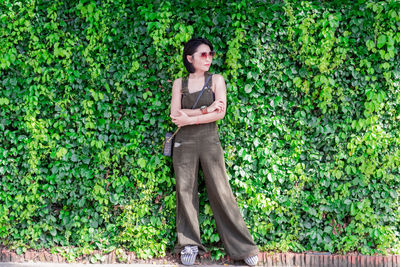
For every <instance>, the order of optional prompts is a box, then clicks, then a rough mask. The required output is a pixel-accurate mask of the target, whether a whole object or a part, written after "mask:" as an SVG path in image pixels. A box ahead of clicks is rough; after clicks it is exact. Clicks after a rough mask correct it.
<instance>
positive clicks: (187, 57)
mask: <svg viewBox="0 0 400 267" xmlns="http://www.w3.org/2000/svg"><path fill="white" fill-rule="evenodd" d="M186 59H187V61H189V63H193V56H192V55H187V56H186Z"/></svg>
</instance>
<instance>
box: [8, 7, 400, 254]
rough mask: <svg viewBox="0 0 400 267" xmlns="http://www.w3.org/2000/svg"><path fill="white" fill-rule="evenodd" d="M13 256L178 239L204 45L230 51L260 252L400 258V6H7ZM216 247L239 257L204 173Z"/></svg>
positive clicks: (232, 102)
mask: <svg viewBox="0 0 400 267" xmlns="http://www.w3.org/2000/svg"><path fill="white" fill-rule="evenodd" d="M0 11H1V12H0V24H1V27H0V36H1V39H0V40H1V46H0V134H1V138H0V245H3V246H6V247H8V248H11V249H16V251H17V253H23V252H24V251H26V250H27V249H28V248H33V249H42V248H44V249H50V250H51V251H52V252H54V253H64V254H65V255H67V256H68V257H69V259H73V258H74V257H75V256H77V255H82V254H86V253H90V252H91V251H94V250H100V251H103V252H104V253H107V252H109V251H113V250H115V251H117V252H118V253H123V250H130V251H134V252H135V254H136V256H137V257H138V258H149V257H162V256H164V255H165V254H166V253H167V252H171V251H172V248H173V246H174V244H175V242H176V233H175V211H176V206H175V201H176V198H175V187H174V185H175V179H174V172H173V167H172V160H171V158H168V157H164V156H162V154H161V151H162V142H163V136H164V133H165V132H166V131H173V130H175V126H174V125H173V124H172V122H171V121H170V118H169V109H170V97H171V87H172V81H173V80H174V79H176V78H178V77H181V76H183V75H186V74H187V73H186V70H185V69H184V66H183V63H182V60H181V54H182V51H183V44H184V43H185V42H186V41H188V40H189V39H190V38H192V37H195V36H202V37H205V38H208V39H209V40H210V41H211V42H212V43H213V44H214V49H215V50H216V52H217V56H216V58H215V59H214V61H213V65H212V67H211V72H214V73H221V74H222V75H223V76H224V77H225V80H226V83H227V94H228V97H227V99H228V107H227V113H226V116H225V118H224V119H223V120H221V121H218V127H219V132H220V138H221V143H222V146H223V149H224V151H225V159H226V167H227V171H228V176H229V177H230V180H229V181H230V184H231V187H232V189H233V191H234V194H235V196H236V198H237V201H238V205H239V207H240V209H241V212H242V214H243V217H244V219H245V221H246V223H247V225H248V227H249V229H250V232H251V234H252V236H253V237H254V240H255V242H256V243H257V244H258V246H259V248H260V250H262V251H294V252H302V251H309V250H313V251H328V252H331V253H346V252H355V251H356V252H360V253H362V254H375V253H379V254H385V253H397V252H398V251H399V249H400V246H399V244H400V242H399V241H400V240H399V239H400V232H399V230H400V227H399V225H400V210H399V206H400V203H399V193H400V191H399V186H400V169H399V168H400V150H399V148H400V131H399V130H400V89H399V88H400V66H399V62H400V53H399V49H400V3H399V1H397V0H385V1H372V0H368V1H364V0H358V1H345V0H344V1H295V0H287V1H279V0H275V1H261V0H255V1H254V0H242V1H240V0H238V1H232V0H213V1H211V0H210V1H186V0H162V1H161V0H155V1H153V0H152V1H149V0H145V1H138V0H135V1H128V0H112V1H111V0H105V1H93V0H74V1H61V0H54V1H41V0H40V1H39V0H38V1H34V0H28V1H12V0H4V1H1V3H0ZM199 184H200V186H199V189H200V205H201V206H200V207H201V211H200V215H199V220H200V224H201V234H202V239H203V242H204V244H205V245H206V246H207V247H208V248H209V250H210V251H211V255H212V256H213V257H215V258H219V257H221V256H224V255H225V252H224V250H223V249H222V248H223V244H222V243H221V240H220V238H219V236H218V233H217V231H216V226H215V222H214V220H213V218H212V210H211V208H210V205H209V204H208V200H207V193H206V190H205V183H204V178H203V175H202V173H200V176H199Z"/></svg>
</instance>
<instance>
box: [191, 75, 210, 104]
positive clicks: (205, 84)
mask: <svg viewBox="0 0 400 267" xmlns="http://www.w3.org/2000/svg"><path fill="white" fill-rule="evenodd" d="M211 77H212V74H211V75H210V76H208V78H207V80H206V82H205V83H204V86H203V89H201V92H200V94H199V95H198V96H197V99H196V102H194V105H193V107H192V109H194V108H195V107H196V105H197V103H198V102H199V99H200V97H201V95H202V94H203V92H204V88H206V86H207V84H208V82H209V81H210V79H211Z"/></svg>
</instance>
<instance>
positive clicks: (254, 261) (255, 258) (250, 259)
mask: <svg viewBox="0 0 400 267" xmlns="http://www.w3.org/2000/svg"><path fill="white" fill-rule="evenodd" d="M244 262H245V263H246V264H247V265H249V266H256V265H257V262H258V256H257V255H255V256H250V257H247V258H245V259H244Z"/></svg>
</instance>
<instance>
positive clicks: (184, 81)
mask: <svg viewBox="0 0 400 267" xmlns="http://www.w3.org/2000/svg"><path fill="white" fill-rule="evenodd" d="M188 79H189V76H185V77H182V95H184V94H188V93H189V89H188Z"/></svg>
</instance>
